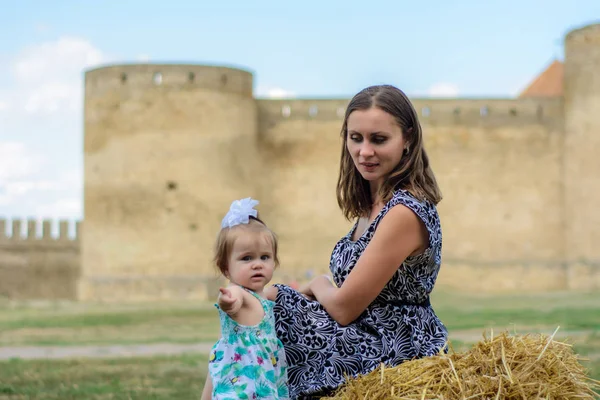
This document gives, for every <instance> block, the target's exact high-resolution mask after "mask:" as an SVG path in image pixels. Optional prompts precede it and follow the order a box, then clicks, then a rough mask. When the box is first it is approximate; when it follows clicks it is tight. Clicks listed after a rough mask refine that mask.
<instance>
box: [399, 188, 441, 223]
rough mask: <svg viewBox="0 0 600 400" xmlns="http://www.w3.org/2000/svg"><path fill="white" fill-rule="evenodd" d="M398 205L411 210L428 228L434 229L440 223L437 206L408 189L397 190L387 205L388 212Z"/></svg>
mask: <svg viewBox="0 0 600 400" xmlns="http://www.w3.org/2000/svg"><path fill="white" fill-rule="evenodd" d="M397 205H403V206H404V207H406V208H408V209H410V210H411V211H412V212H413V213H414V214H416V215H417V216H418V217H419V219H421V220H422V221H423V222H424V223H425V225H426V226H427V227H428V228H433V226H434V225H437V224H438V223H439V215H438V212H437V207H436V206H435V204H433V203H431V202H430V201H429V200H427V199H426V198H420V197H419V196H417V195H415V194H413V193H412V192H411V191H410V190H407V189H396V190H395V191H394V192H393V195H392V197H391V199H390V200H389V201H388V203H387V211H388V212H389V211H390V210H391V209H392V208H394V207H395V206H397Z"/></svg>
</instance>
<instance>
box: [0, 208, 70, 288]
mask: <svg viewBox="0 0 600 400" xmlns="http://www.w3.org/2000/svg"><path fill="white" fill-rule="evenodd" d="M79 227H80V223H79V221H77V222H75V223H73V222H72V221H67V220H59V221H52V220H44V221H42V223H41V224H40V223H39V222H38V221H36V220H31V219H30V220H19V219H13V220H5V219H0V298H1V297H7V298H13V299H76V298H77V282H78V280H79V276H80V270H81V260H80V257H79V254H80V251H79V239H80V231H79ZM53 228H55V229H53ZM56 228H57V229H56ZM53 231H57V234H54V233H53Z"/></svg>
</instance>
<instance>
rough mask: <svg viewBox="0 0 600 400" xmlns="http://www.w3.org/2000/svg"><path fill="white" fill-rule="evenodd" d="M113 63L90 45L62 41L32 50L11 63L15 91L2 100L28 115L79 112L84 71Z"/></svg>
mask: <svg viewBox="0 0 600 400" xmlns="http://www.w3.org/2000/svg"><path fill="white" fill-rule="evenodd" d="M108 61H109V57H108V56H107V55H106V54H105V53H103V52H102V51H101V50H99V49H98V48H96V47H94V46H93V45H92V44H91V43H90V42H89V41H87V40H85V39H81V38H76V37H62V38H59V39H57V40H55V41H50V42H45V43H41V44H38V45H34V46H30V47H28V48H26V49H24V50H23V51H21V52H20V53H19V54H18V55H17V56H16V57H15V59H14V60H13V61H12V63H11V69H10V70H11V73H12V75H13V77H14V82H15V87H13V88H12V90H11V91H10V92H9V93H8V94H5V95H4V96H3V97H0V104H7V103H11V104H13V105H14V106H15V107H14V108H15V109H16V110H18V111H24V112H26V113H27V114H44V115H48V114H53V113H57V112H60V111H66V112H79V111H80V110H81V109H82V101H83V71H84V69H87V68H91V67H93V66H97V65H99V64H101V63H105V62H108Z"/></svg>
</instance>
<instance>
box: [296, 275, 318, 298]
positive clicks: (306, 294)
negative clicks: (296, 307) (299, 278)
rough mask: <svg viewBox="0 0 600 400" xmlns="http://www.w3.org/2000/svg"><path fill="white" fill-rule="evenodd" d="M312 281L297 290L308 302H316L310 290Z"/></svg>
mask: <svg viewBox="0 0 600 400" xmlns="http://www.w3.org/2000/svg"><path fill="white" fill-rule="evenodd" d="M313 281H314V279H313V280H312V281H310V282H308V283H305V284H304V285H302V286H300V287H299V288H298V292H300V294H302V296H304V297H306V298H307V299H308V300H316V299H315V295H314V294H313V292H312V289H311V288H310V285H311V283H313Z"/></svg>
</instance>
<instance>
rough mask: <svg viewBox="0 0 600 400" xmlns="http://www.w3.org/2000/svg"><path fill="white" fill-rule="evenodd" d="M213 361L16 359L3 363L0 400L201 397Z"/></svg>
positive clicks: (180, 399)
mask: <svg viewBox="0 0 600 400" xmlns="http://www.w3.org/2000/svg"><path fill="white" fill-rule="evenodd" d="M207 363H208V361H207V359H206V357H205V356H202V355H183V356H177V357H149V358H124V359H114V360H105V359H99V360H60V361H22V360H11V361H7V362H1V363H0V399H7V400H8V399H60V400H69V399H90V400H92V399H123V400H129V399H132V400H134V399H140V400H142V399H143V400H150V399H156V400H160V399H171V400H190V399H198V398H200V394H201V393H202V388H203V387H204V380H205V378H206V371H207Z"/></svg>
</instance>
